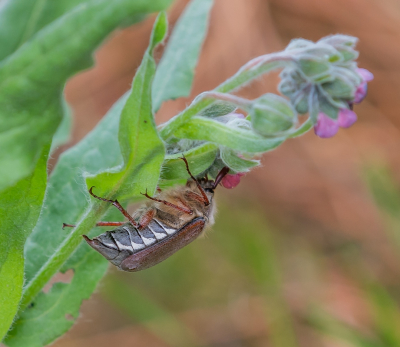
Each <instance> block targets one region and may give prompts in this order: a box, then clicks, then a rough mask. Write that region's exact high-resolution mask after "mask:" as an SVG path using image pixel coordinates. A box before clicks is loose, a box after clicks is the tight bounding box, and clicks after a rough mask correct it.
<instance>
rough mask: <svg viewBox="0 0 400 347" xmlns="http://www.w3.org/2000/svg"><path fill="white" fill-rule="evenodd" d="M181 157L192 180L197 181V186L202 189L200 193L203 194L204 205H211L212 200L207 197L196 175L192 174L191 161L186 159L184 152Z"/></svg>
mask: <svg viewBox="0 0 400 347" xmlns="http://www.w3.org/2000/svg"><path fill="white" fill-rule="evenodd" d="M180 159H182V160H183V161H184V162H185V165H186V170H187V172H188V174H189V175H190V177H191V178H192V180H193V181H195V182H196V185H197V188H198V189H199V190H200V193H201V195H202V196H203V199H204V205H206V206H207V205H209V204H210V201H209V200H208V198H207V195H206V192H205V191H204V189H203V188H202V187H201V185H200V183H199V182H198V181H197V180H196V178H195V177H194V176H193V175H192V173H191V172H190V169H189V163H188V161H187V160H186V158H185V156H184V155H183V154H182V158H180Z"/></svg>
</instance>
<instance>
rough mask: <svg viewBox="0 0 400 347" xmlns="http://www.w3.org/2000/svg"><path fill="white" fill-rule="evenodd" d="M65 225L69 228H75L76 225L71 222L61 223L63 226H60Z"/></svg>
mask: <svg viewBox="0 0 400 347" xmlns="http://www.w3.org/2000/svg"><path fill="white" fill-rule="evenodd" d="M65 227H69V228H75V227H76V225H73V224H67V223H63V226H62V228H63V229H64V228H65Z"/></svg>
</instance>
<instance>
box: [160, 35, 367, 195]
mask: <svg viewBox="0 0 400 347" xmlns="http://www.w3.org/2000/svg"><path fill="white" fill-rule="evenodd" d="M356 43H357V39H356V38H354V37H351V36H346V35H333V36H328V37H325V38H322V39H321V40H319V41H317V42H312V41H309V40H304V39H296V40H292V42H290V44H289V45H288V46H287V48H286V49H285V50H284V51H282V52H279V53H273V54H268V55H264V56H260V57H257V58H255V59H253V60H251V61H250V62H248V63H247V64H245V65H244V66H243V67H242V68H241V69H239V71H238V72H237V73H236V74H235V75H234V76H233V77H232V78H230V79H229V80H227V81H226V82H224V83H222V84H221V85H220V86H219V87H217V88H216V89H214V90H212V91H208V92H204V93H202V94H200V95H199V96H198V97H197V98H195V99H194V101H193V102H192V104H191V105H190V106H189V107H188V108H187V109H186V110H184V111H183V112H182V113H180V114H179V115H177V116H175V117H174V118H173V119H172V120H170V121H169V122H167V123H166V124H164V125H162V126H161V130H160V134H161V136H162V137H163V138H164V141H166V143H167V144H168V146H169V147H168V148H170V149H171V150H172V152H173V151H175V153H177V145H178V144H180V143H182V141H186V142H185V144H186V145H187V147H186V148H185V149H186V150H193V148H196V147H197V146H199V145H204V143H207V142H212V143H215V144H216V145H217V146H218V150H217V151H216V155H215V156H214V157H215V159H214V161H213V163H212V164H211V165H210V166H209V168H208V169H206V170H203V171H202V172H200V174H202V175H203V174H204V173H207V174H210V175H211V176H212V175H213V173H214V172H216V171H217V169H218V168H220V167H221V165H226V166H228V167H229V168H230V169H231V175H232V176H228V177H227V178H226V182H225V183H224V182H223V185H224V186H226V187H227V188H232V187H234V186H236V185H237V184H238V183H239V182H240V177H241V176H240V175H241V174H242V173H245V172H247V171H249V170H250V169H251V168H252V167H254V166H257V165H258V161H256V160H255V159H254V158H255V157H257V156H259V155H260V154H262V153H263V152H266V151H269V150H272V149H274V148H276V147H277V146H279V145H280V144H281V143H282V142H284V141H285V140H286V139H289V138H293V137H297V136H300V135H302V134H304V133H306V132H308V131H309V130H310V129H312V128H314V132H315V134H316V135H317V136H319V137H321V138H329V137H332V136H334V135H335V134H336V133H337V132H338V130H339V128H348V127H350V126H352V125H353V124H354V123H355V122H356V121H357V115H356V113H355V112H354V111H353V105H354V104H358V103H360V102H361V101H362V100H363V99H364V98H365V96H366V93H367V83H368V82H370V81H371V80H372V79H373V75H372V73H371V72H369V71H368V70H366V69H362V68H358V67H357V63H356V62H355V59H357V57H358V52H357V51H356V50H355V45H356ZM275 69H282V72H281V74H280V77H281V82H280V83H279V86H278V90H279V91H280V93H281V94H282V95H277V94H272V93H267V94H264V95H261V96H260V97H258V98H256V99H254V100H248V99H245V98H242V97H239V96H237V95H234V94H232V92H233V91H236V90H238V89H239V88H240V87H242V86H244V85H246V84H248V83H249V82H250V81H251V80H253V79H254V78H256V77H259V76H260V75H262V74H264V73H267V72H270V71H272V70H275ZM236 109H240V110H241V111H242V112H243V113H244V114H245V115H244V116H243V115H241V116H240V117H238V116H237V115H238V113H237V112H236V111H235V110H236ZM303 115H304V116H303ZM303 117H306V119H305V120H302V118H303ZM188 141H189V142H188ZM190 141H191V142H190ZM172 152H171V153H172Z"/></svg>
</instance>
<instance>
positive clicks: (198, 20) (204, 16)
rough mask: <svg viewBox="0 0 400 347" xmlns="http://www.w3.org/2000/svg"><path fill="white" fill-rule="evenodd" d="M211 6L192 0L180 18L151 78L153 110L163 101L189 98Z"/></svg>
mask: <svg viewBox="0 0 400 347" xmlns="http://www.w3.org/2000/svg"><path fill="white" fill-rule="evenodd" d="M212 5H213V0H192V1H191V2H190V3H189V4H188V5H187V7H186V9H185V11H184V12H183V14H182V15H181V17H180V18H179V20H178V22H177V24H176V26H175V28H174V30H173V32H172V34H171V38H170V39H169V42H168V45H167V48H166V49H165V52H164V55H163V57H162V59H161V61H160V64H159V67H158V69H157V73H156V76H155V78H154V86H153V110H154V111H157V110H158V109H159V108H160V106H161V104H162V103H163V102H164V101H167V100H170V99H176V98H179V97H181V96H189V94H190V89H191V88H192V83H193V77H194V70H195V68H196V65H197V61H198V59H199V55H200V50H201V46H202V44H203V41H204V38H205V36H206V34H207V25H208V17H209V13H210V10H211V8H212Z"/></svg>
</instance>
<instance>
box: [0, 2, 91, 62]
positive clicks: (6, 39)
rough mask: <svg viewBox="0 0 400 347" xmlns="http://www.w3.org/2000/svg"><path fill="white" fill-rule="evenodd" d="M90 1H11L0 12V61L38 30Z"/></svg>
mask: <svg viewBox="0 0 400 347" xmlns="http://www.w3.org/2000/svg"><path fill="white" fill-rule="evenodd" d="M89 1H90V0H57V1H51V0H13V1H7V2H5V4H4V5H3V7H2V8H1V10H0V47H1V50H0V60H2V59H4V58H5V57H7V56H8V55H10V54H12V53H13V52H14V51H16V50H17V49H18V48H19V47H20V46H21V45H22V44H24V43H25V42H26V41H28V40H29V39H30V38H31V37H32V36H33V35H34V34H35V33H36V32H38V31H39V30H40V29H42V28H43V27H45V26H46V25H48V24H49V23H51V22H52V21H54V20H55V19H57V18H58V17H61V16H62V15H63V14H64V13H66V12H68V11H70V10H71V9H72V8H74V7H75V6H77V5H79V4H81V3H85V2H89Z"/></svg>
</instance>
